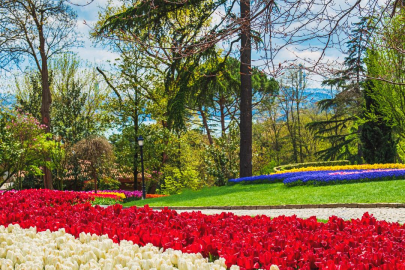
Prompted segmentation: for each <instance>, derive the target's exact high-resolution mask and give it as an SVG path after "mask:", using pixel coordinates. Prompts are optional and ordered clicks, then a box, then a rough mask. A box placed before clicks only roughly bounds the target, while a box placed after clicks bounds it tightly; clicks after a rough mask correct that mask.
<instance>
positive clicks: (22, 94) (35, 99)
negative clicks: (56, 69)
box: [16, 70, 52, 120]
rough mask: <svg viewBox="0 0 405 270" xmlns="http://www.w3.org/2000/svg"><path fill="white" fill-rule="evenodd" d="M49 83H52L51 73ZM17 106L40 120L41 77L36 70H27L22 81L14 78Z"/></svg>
mask: <svg viewBox="0 0 405 270" xmlns="http://www.w3.org/2000/svg"><path fill="white" fill-rule="evenodd" d="M48 83H49V85H52V75H51V76H50V77H49V82H48ZM16 88H17V94H16V99H17V108H19V109H21V110H22V111H23V112H27V113H30V114H31V115H32V116H34V117H35V118H36V119H37V120H41V104H42V77H41V73H40V72H38V71H33V70H31V71H29V72H28V75H26V76H25V77H24V78H22V82H19V81H18V80H16Z"/></svg>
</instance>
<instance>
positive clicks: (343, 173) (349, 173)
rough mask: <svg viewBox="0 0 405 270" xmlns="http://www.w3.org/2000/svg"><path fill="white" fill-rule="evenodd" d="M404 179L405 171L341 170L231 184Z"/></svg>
mask: <svg viewBox="0 0 405 270" xmlns="http://www.w3.org/2000/svg"><path fill="white" fill-rule="evenodd" d="M402 177H405V169H376V170H339V171H309V172H291V173H280V174H270V175H259V176H252V177H242V178H236V179H230V180H229V182H231V183H240V182H252V181H258V182H260V181H265V182H278V181H281V180H282V181H283V183H284V184H285V185H295V184H300V183H304V184H305V183H309V182H310V183H314V184H332V183H338V182H344V181H350V182H352V181H353V182H356V181H364V180H379V179H398V178H402Z"/></svg>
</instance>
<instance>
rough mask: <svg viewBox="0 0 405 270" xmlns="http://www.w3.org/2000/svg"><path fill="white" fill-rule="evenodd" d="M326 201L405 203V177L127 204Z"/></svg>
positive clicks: (240, 188) (235, 189)
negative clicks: (404, 178)
mask: <svg viewBox="0 0 405 270" xmlns="http://www.w3.org/2000/svg"><path fill="white" fill-rule="evenodd" d="M325 203H405V180H393V181H375V182H365V183H353V184H341V185H329V186H311V185H308V186H295V187H286V186H284V184H282V183H271V184H250V185H247V184H238V185H233V186H226V187H211V188H204V189H202V190H200V191H191V190H185V191H184V192H183V193H182V194H179V195H171V196H169V197H163V198H156V199H147V200H145V201H142V200H139V201H132V202H128V203H125V204H124V205H125V206H132V205H137V206H143V205H145V204H149V205H150V206H238V205H283V204H325Z"/></svg>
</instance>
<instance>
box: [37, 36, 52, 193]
mask: <svg viewBox="0 0 405 270" xmlns="http://www.w3.org/2000/svg"><path fill="white" fill-rule="evenodd" d="M39 35H40V37H39V47H40V54H41V84H42V106H41V117H42V124H44V125H46V132H50V131H51V114H50V108H51V103H52V99H51V91H50V88H49V72H48V59H47V57H46V52H45V38H44V35H43V31H42V28H40V29H39ZM45 160H46V161H49V160H50V158H49V157H45ZM43 172H44V188H46V189H53V185H52V173H51V171H50V169H49V168H48V167H46V166H44V168H43Z"/></svg>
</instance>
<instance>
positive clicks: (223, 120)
mask: <svg viewBox="0 0 405 270" xmlns="http://www.w3.org/2000/svg"><path fill="white" fill-rule="evenodd" d="M224 103H225V98H224V96H221V98H220V99H219V111H220V114H221V134H222V137H225V105H224Z"/></svg>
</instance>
